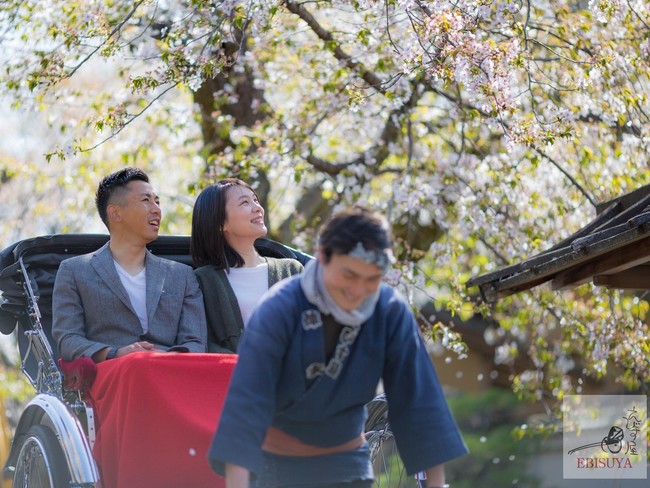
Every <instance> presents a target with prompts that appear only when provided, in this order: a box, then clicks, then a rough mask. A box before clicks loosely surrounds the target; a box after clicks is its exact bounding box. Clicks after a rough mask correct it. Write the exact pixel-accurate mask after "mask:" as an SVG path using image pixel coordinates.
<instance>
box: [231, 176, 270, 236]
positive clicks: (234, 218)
mask: <svg viewBox="0 0 650 488" xmlns="http://www.w3.org/2000/svg"><path fill="white" fill-rule="evenodd" d="M267 232H268V231H267V229H266V225H265V224H264V208H262V206H261V205H260V202H259V199H258V198H257V195H256V194H255V192H254V191H253V190H251V189H250V188H246V187H244V186H239V185H235V186H232V187H230V188H228V190H227V193H226V220H225V222H224V224H223V235H224V237H225V238H226V240H227V241H228V242H229V243H233V242H235V241H238V240H241V239H252V240H255V239H257V238H259V237H264V236H265V235H266V233H267ZM231 245H232V244H231Z"/></svg>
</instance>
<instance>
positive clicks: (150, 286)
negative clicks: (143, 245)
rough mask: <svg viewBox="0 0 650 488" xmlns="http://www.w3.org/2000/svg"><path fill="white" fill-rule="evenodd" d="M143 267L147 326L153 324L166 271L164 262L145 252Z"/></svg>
mask: <svg viewBox="0 0 650 488" xmlns="http://www.w3.org/2000/svg"><path fill="white" fill-rule="evenodd" d="M145 259H146V261H145V266H146V270H147V319H148V322H149V326H151V324H153V317H154V314H155V312H156V308H157V307H158V302H159V301H160V296H161V295H162V294H163V291H164V289H165V288H164V287H165V276H166V275H167V269H166V267H165V266H164V261H163V260H162V259H160V258H159V257H157V256H154V255H153V254H152V253H151V252H149V251H147V256H146V258H145Z"/></svg>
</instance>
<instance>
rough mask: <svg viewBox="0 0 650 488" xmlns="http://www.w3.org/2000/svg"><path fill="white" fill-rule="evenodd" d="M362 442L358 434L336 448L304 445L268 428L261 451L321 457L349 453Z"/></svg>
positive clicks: (294, 438)
mask: <svg viewBox="0 0 650 488" xmlns="http://www.w3.org/2000/svg"><path fill="white" fill-rule="evenodd" d="M364 440H365V437H364V435H363V434H360V435H359V437H355V438H354V439H352V440H350V441H348V442H345V443H343V444H339V445H338V446H332V447H320V446H314V445H312V444H306V443H304V442H302V441H301V440H300V439H298V438H296V437H294V436H292V435H289V434H287V433H286V432H282V431H281V430H280V429H277V428H275V427H269V429H268V430H267V431H266V437H265V438H264V443H263V444H262V449H263V450H264V451H266V452H270V453H271V454H279V455H281V456H323V455H325V454H333V453H335V452H344V451H351V450H352V449H356V448H358V447H360V446H361V445H362V444H363V441H364Z"/></svg>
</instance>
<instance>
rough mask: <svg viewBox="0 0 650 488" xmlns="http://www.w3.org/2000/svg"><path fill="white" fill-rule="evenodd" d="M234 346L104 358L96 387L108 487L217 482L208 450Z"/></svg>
mask: <svg viewBox="0 0 650 488" xmlns="http://www.w3.org/2000/svg"><path fill="white" fill-rule="evenodd" d="M236 361H237V356H235V355H234V354H228V355H227V354H193V353H136V354H130V355H128V356H124V357H122V358H118V359H114V360H111V361H104V362H102V363H100V364H98V371H97V378H96V379H95V382H94V384H93V386H92V389H91V396H92V400H93V401H94V402H95V415H96V420H97V422H96V423H97V425H98V431H97V441H96V443H95V447H94V455H95V460H96V461H97V464H98V466H99V469H100V473H101V479H102V487H103V488H147V487H156V488H164V487H169V488H178V487H184V486H187V487H192V488H202V487H206V488H207V487H210V488H218V487H223V486H225V483H224V479H223V478H221V477H220V476H218V475H217V474H216V473H214V472H213V471H212V470H211V468H210V464H209V462H208V460H207V451H208V448H209V446H210V442H211V441H212V436H213V434H214V432H215V430H216V426H217V422H218V420H219V416H220V415H221V409H222V407H223V401H224V398H225V395H226V391H227V388H228V384H229V382H230V377H231V374H232V371H233V368H234V366H235V363H236Z"/></svg>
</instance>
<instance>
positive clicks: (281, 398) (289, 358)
mask: <svg viewBox="0 0 650 488" xmlns="http://www.w3.org/2000/svg"><path fill="white" fill-rule="evenodd" d="M380 379H381V380H383V387H384V391H385V392H386V397H387V400H388V405H389V421H390V424H391V427H392V429H393V433H394V435H395V439H396V442H397V445H398V449H399V452H400V455H401V457H402V460H403V461H404V465H405V467H406V469H407V471H408V472H409V473H415V472H417V471H420V470H424V469H426V468H430V467H433V466H436V465H438V464H442V463H444V462H446V461H449V460H451V459H453V458H455V457H458V456H460V455H462V454H464V453H465V452H466V451H467V449H466V447H465V444H464V443H463V440H462V438H461V435H460V433H459V431H458V428H457V426H456V423H455V421H454V419H453V417H452V415H451V413H450V411H449V409H448V407H447V403H446V400H445V398H444V394H443V391H442V388H441V386H440V383H439V381H438V378H437V376H436V373H435V370H434V368H433V365H432V363H431V359H430V357H429V355H428V353H427V351H426V349H425V346H424V343H423V341H422V338H421V337H420V334H419V330H418V327H417V324H416V322H415V319H414V317H413V313H412V312H411V310H410V307H409V305H408V304H407V303H406V301H405V300H404V299H403V297H402V296H401V295H400V294H399V293H397V292H396V291H395V290H394V289H392V288H391V287H390V286H388V285H386V284H382V285H381V288H380V295H379V299H378V302H377V305H376V307H375V311H374V313H373V314H372V316H371V317H370V318H369V319H368V320H367V321H366V322H364V323H363V324H361V326H360V327H356V328H355V327H347V326H346V327H343V329H342V331H341V333H340V335H339V341H338V343H337V346H336V350H335V353H334V354H333V356H332V358H331V360H330V361H329V362H328V363H327V364H326V362H325V351H324V337H323V330H322V317H321V316H320V312H319V311H318V309H317V308H316V307H315V306H314V305H312V304H311V303H310V302H309V301H308V300H307V298H306V296H305V294H304V293H303V291H302V288H301V286H300V276H295V277H293V278H290V279H288V280H285V281H284V282H282V283H280V284H278V285H276V286H275V287H273V288H272V289H271V290H270V291H269V293H268V295H267V296H266V297H265V299H264V300H263V301H262V303H261V304H260V305H259V307H258V308H257V309H256V311H255V312H254V313H253V315H252V316H251V318H250V322H249V323H248V325H247V326H246V329H245V331H244V334H243V336H242V341H241V344H240V349H239V360H238V364H237V366H236V368H235V371H234V373H233V377H232V381H231V385H230V389H229V392H228V396H227V398H226V401H225V404H224V409H223V412H222V414H221V419H220V422H219V426H218V429H217V432H216V434H215V437H214V439H213V442H212V446H211V448H210V452H209V458H210V460H211V462H212V464H213V467H214V468H215V470H217V471H222V468H223V464H224V463H232V464H237V465H240V466H244V467H246V468H247V469H249V470H250V471H251V472H253V473H256V474H257V475H258V476H259V477H260V486H281V485H283V484H295V485H300V484H305V485H306V484H313V483H332V482H343V481H352V480H357V479H371V478H372V467H371V466H370V463H369V459H368V449H367V445H364V446H362V447H361V448H359V449H355V450H352V451H346V452H343V453H335V454H329V455H324V456H315V457H314V456H312V457H289V456H277V455H273V454H270V453H264V452H263V451H262V450H261V446H262V443H263V440H264V437H265V433H266V429H267V428H268V427H269V426H270V425H272V426H274V427H276V428H278V429H280V430H282V431H284V432H286V433H287V434H289V435H291V436H294V437H296V438H298V439H300V440H301V441H303V442H305V443H307V444H311V445H314V446H320V447H332V446H337V445H340V444H344V443H346V442H348V441H350V440H352V439H354V438H356V437H359V436H360V435H361V434H362V432H363V429H364V423H365V419H366V410H365V404H366V403H368V402H369V401H370V400H371V399H372V398H373V397H374V396H375V394H376V389H377V385H378V383H379V380H380Z"/></svg>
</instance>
